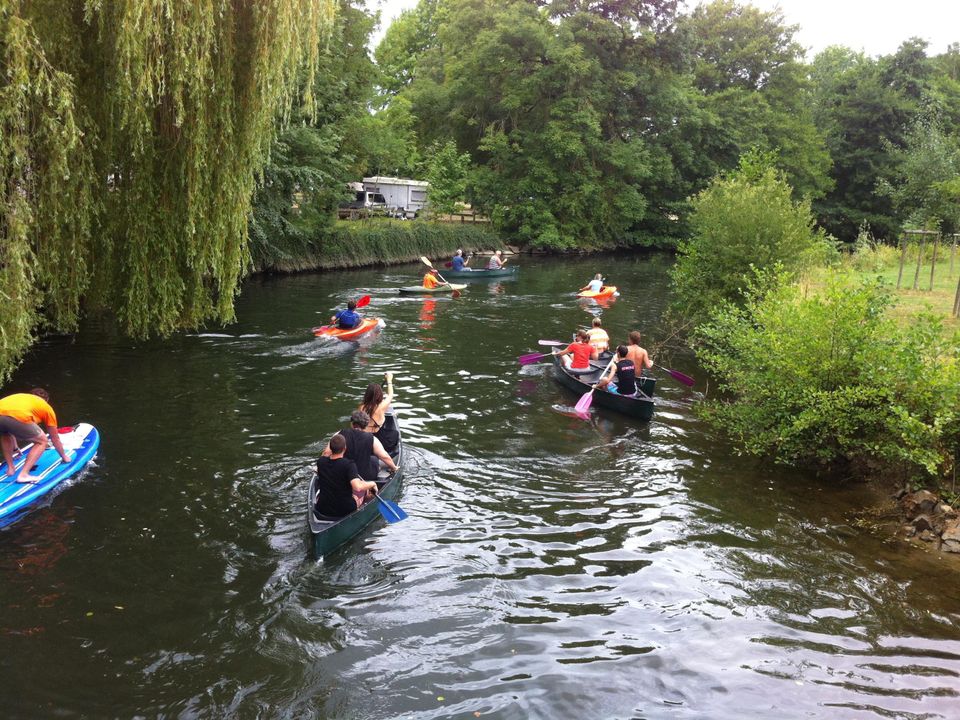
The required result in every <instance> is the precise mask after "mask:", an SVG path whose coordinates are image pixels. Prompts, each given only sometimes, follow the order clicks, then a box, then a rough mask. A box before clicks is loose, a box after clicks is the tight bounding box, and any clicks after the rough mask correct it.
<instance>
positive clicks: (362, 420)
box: [322, 410, 397, 482]
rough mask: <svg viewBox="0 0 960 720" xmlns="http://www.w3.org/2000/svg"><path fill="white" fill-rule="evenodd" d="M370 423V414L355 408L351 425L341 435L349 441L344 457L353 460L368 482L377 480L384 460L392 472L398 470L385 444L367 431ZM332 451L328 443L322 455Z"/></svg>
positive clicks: (327, 455) (351, 415)
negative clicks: (384, 446)
mask: <svg viewBox="0 0 960 720" xmlns="http://www.w3.org/2000/svg"><path fill="white" fill-rule="evenodd" d="M369 424H370V416H369V415H367V413H365V412H364V411H363V410H354V411H353V412H352V413H351V414H350V427H348V428H345V429H343V430H341V431H340V435H342V436H343V439H344V440H345V441H346V443H347V450H346V454H345V456H344V457H346V458H347V459H348V460H353V461H354V462H355V463H356V465H357V470H359V471H360V477H361V478H363V479H364V480H366V481H367V482H376V480H377V475H378V474H379V470H380V463H378V462H377V460H378V459H379V460H382V461H383V463H384V464H385V465H386V466H387V468H388V469H389V470H390V472H391V473H395V472H396V471H397V464H396V463H395V462H394V461H393V458H391V457H390V455H389V454H388V453H387V451H386V450H384V449H383V444H382V443H381V442H380V441H379V440H377V438H375V437H374V436H373V434H371V433H368V432H367V431H366V428H367V426H368V425H369ZM331 452H332V448H331V446H330V445H329V444H328V445H327V447H326V448H325V449H324V451H323V453H322V455H323V456H324V457H329V456H330V454H331Z"/></svg>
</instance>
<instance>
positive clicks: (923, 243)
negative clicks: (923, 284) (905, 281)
mask: <svg viewBox="0 0 960 720" xmlns="http://www.w3.org/2000/svg"><path fill="white" fill-rule="evenodd" d="M926 246H927V238H926V237H925V236H924V235H921V236H920V245H919V247H918V249H917V271H916V272H915V273H914V274H913V289H914V290H916V289H917V284H918V283H919V282H920V265H921V264H923V251H924V249H926Z"/></svg>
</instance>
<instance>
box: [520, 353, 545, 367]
mask: <svg viewBox="0 0 960 720" xmlns="http://www.w3.org/2000/svg"><path fill="white" fill-rule="evenodd" d="M552 354H553V353H530V354H529V355H521V356H520V357H518V358H517V362H519V363H520V364H521V365H532V364H533V363H535V362H537V361H538V360H540V359H541V358H545V357H548V356H550V355H552Z"/></svg>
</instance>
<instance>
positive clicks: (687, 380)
mask: <svg viewBox="0 0 960 720" xmlns="http://www.w3.org/2000/svg"><path fill="white" fill-rule="evenodd" d="M653 366H654V367H658V368H660V369H661V370H663V371H664V372H665V373H667V374H668V375H669V376H670V377H672V378H673V379H674V380H676V381H678V382H682V383H683V384H684V385H687V386H689V387H693V386H694V385H695V384H696V382H697V381H696V380H694V379H693V378H692V377H690V376H689V375H684V374H683V373H682V372H679V371H677V370H671V369H670V368H666V367H664V366H663V365H657V364H656V363H654V364H653Z"/></svg>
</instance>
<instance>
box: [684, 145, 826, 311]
mask: <svg viewBox="0 0 960 720" xmlns="http://www.w3.org/2000/svg"><path fill="white" fill-rule="evenodd" d="M772 162H773V160H772V157H771V156H769V155H766V156H765V155H763V154H762V153H756V152H755V153H749V154H747V155H745V156H744V158H743V159H742V160H741V163H740V168H739V169H738V170H737V171H736V172H734V173H730V174H728V175H725V176H722V177H719V178H717V179H715V180H714V181H713V183H711V185H710V187H708V188H707V189H706V190H704V191H703V192H701V193H700V194H699V195H697V196H696V197H695V198H694V199H693V214H692V216H691V225H692V227H693V235H692V237H691V238H690V239H689V240H686V241H684V242H683V243H681V244H680V247H679V257H678V259H677V263H676V265H675V266H674V270H673V281H674V287H675V290H676V303H677V305H678V306H679V307H680V308H681V309H682V311H683V312H684V314H685V315H686V316H687V317H689V318H691V319H698V318H702V317H704V316H705V315H706V314H707V313H709V312H710V311H711V310H712V308H713V307H715V306H716V305H718V304H720V303H721V302H724V301H731V302H733V301H736V300H737V299H738V297H739V295H740V292H741V291H742V290H743V289H744V288H745V287H746V285H747V282H748V281H749V279H750V278H751V277H752V274H753V271H754V270H755V269H759V270H764V269H769V268H773V267H774V266H780V267H782V268H783V269H784V270H785V271H788V272H796V271H800V270H802V269H804V268H805V267H808V266H810V265H812V264H814V263H816V262H822V261H823V260H824V259H825V258H826V257H827V253H828V245H827V242H826V239H825V237H824V235H823V233H822V231H815V230H814V228H813V225H814V223H813V217H812V215H811V212H810V206H809V204H808V203H807V202H806V201H801V202H795V201H794V200H793V199H792V191H791V188H790V186H789V185H788V184H787V183H786V181H785V180H784V179H783V178H782V176H781V175H780V174H779V173H777V171H775V170H774V169H773V167H772Z"/></svg>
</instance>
